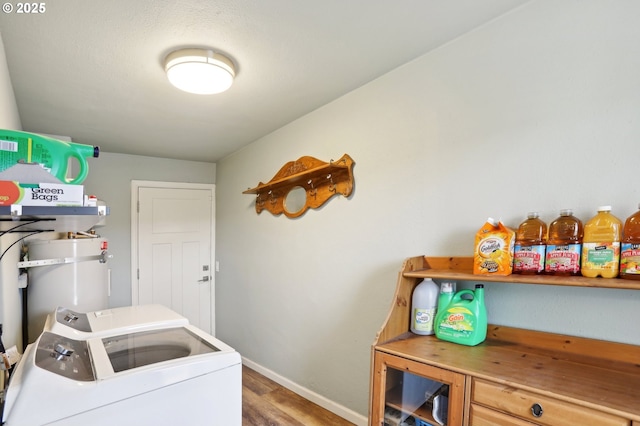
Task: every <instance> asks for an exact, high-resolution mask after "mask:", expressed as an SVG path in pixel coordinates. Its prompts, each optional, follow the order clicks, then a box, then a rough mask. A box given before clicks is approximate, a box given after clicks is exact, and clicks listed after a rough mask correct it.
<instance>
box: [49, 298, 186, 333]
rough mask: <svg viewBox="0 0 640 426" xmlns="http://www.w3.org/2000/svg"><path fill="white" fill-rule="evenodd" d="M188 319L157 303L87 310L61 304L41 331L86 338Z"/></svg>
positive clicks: (162, 325) (156, 326)
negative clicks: (70, 307)
mask: <svg viewBox="0 0 640 426" xmlns="http://www.w3.org/2000/svg"><path fill="white" fill-rule="evenodd" d="M188 323H189V320H188V319H187V318H185V317H183V316H182V315H180V314H178V313H177V312H174V311H172V310H171V309H169V308H167V307H165V306H163V305H157V304H152V305H136V306H124V307H120V308H112V309H103V310H100V311H94V312H86V313H84V312H78V311H74V310H72V309H68V308H65V307H62V306H60V307H58V308H57V309H56V310H55V312H53V313H52V314H50V315H49V316H48V317H47V321H46V323H45V326H44V331H50V332H52V333H55V334H59V335H62V336H67V337H70V338H75V339H88V338H91V337H100V336H107V335H114V334H122V333H127V332H133V331H142V330H151V329H157V328H162V327H171V326H179V325H187V324H188Z"/></svg>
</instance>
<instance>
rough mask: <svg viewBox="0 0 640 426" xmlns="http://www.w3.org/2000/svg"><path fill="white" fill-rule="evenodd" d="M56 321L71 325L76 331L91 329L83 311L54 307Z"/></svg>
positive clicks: (88, 330)
mask: <svg viewBox="0 0 640 426" xmlns="http://www.w3.org/2000/svg"><path fill="white" fill-rule="evenodd" d="M56 321H57V322H58V323H59V324H62V325H65V326H67V327H71V328H73V329H75V330H78V331H85V332H90V331H91V325H90V324H89V318H88V317H87V314H85V313H80V312H74V311H72V310H71V309H67V308H58V309H56Z"/></svg>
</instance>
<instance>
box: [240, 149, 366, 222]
mask: <svg viewBox="0 0 640 426" xmlns="http://www.w3.org/2000/svg"><path fill="white" fill-rule="evenodd" d="M354 164H355V162H354V161H353V159H351V157H349V156H348V155H347V154H345V155H343V156H342V157H341V158H340V159H339V160H338V161H333V160H331V161H330V162H329V163H326V162H324V161H320V160H318V159H317V158H314V157H309V156H305V157H300V158H299V159H297V160H296V161H289V162H288V163H286V164H285V165H284V166H282V168H281V169H280V171H278V173H276V175H275V176H274V177H273V179H271V180H270V181H269V182H267V183H262V182H260V183H259V184H258V186H256V187H255V188H251V189H247V190H246V191H244V192H243V194H258V196H257V198H256V212H257V213H260V212H262V210H268V211H270V212H271V213H272V214H274V215H279V214H281V213H284V214H285V216H287V217H290V218H295V217H299V216H302V215H303V214H304V213H305V212H306V211H307V210H308V209H309V208H312V209H317V208H318V207H320V206H322V205H323V204H324V203H326V202H327V201H328V200H329V199H330V198H331V197H333V196H334V195H337V194H340V195H343V196H344V197H349V196H350V195H351V193H352V191H353V185H354V179H353V165H354ZM305 185H308V189H306V188H305ZM264 193H266V194H267V196H268V197H269V201H270V202H269V203H265V200H264V199H263V197H261V195H260V194H264Z"/></svg>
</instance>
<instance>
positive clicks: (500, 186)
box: [216, 0, 640, 415]
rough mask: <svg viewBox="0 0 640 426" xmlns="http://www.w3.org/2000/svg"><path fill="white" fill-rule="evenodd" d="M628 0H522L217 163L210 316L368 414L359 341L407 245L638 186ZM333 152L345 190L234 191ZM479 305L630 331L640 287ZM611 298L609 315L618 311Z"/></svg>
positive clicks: (443, 240)
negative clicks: (291, 206)
mask: <svg viewBox="0 0 640 426" xmlns="http://www.w3.org/2000/svg"><path fill="white" fill-rule="evenodd" d="M639 15H640V3H639V2H636V1H617V2H607V1H599V0H593V1H590V2H583V1H578V0H561V1H549V0H543V1H534V2H531V3H529V4H527V5H526V6H524V7H523V8H520V9H518V10H516V11H515V12H513V13H511V14H509V15H507V16H504V17H503V18H501V19H498V20H496V21H494V22H492V23H490V24H489V25H486V26H485V27H483V28H480V29H478V30H476V31H473V32H472V33H470V34H467V35H465V36H463V37H461V38H459V39H457V40H455V41H453V42H451V43H449V44H447V45H445V46H444V47H442V48H440V49H438V50H436V51H434V52H431V53H429V54H427V55H425V56H423V57H421V58H419V59H417V60H415V61H413V62H412V63H409V64H406V65H405V66H403V67H401V68H399V69H396V70H394V71H393V72H391V73H389V74H388V75H386V76H384V77H382V78H380V79H378V80H376V81H374V82H372V83H370V84H368V85H366V86H364V87H362V88H360V89H358V90H356V91H354V92H352V93H350V94H348V95H346V96H344V97H342V98H341V99H338V100H336V101H334V102H332V103H330V104H328V105H326V106H324V107H323V108H320V109H319V110H317V111H315V112H313V113H311V114H309V115H307V116H306V117H303V118H301V119H299V120H297V121H295V122H293V123H291V124H290V125H288V126H285V127H284V128H282V129H279V130H278V131H276V132H274V133H273V134H271V135H268V136H267V137H264V138H262V139H261V140H259V141H257V142H255V143H254V144H252V145H251V146H249V147H247V148H246V149H243V150H241V151H239V152H237V153H235V154H233V155H231V156H230V157H228V158H225V159H224V160H223V161H221V162H219V163H218V174H217V196H218V199H217V203H216V204H217V206H218V207H217V230H216V235H217V245H218V247H217V249H216V252H217V253H218V257H219V261H220V272H219V273H218V274H217V294H216V300H217V301H218V302H219V304H218V306H217V310H216V312H217V317H216V324H217V333H218V336H219V337H220V338H221V339H222V340H224V341H226V342H227V343H229V344H230V345H231V346H234V347H235V348H237V349H238V350H239V351H240V352H241V353H242V355H243V356H245V357H246V358H248V359H250V360H252V361H254V362H256V363H257V364H259V365H261V366H264V367H265V368H268V369H270V370H272V371H273V372H275V373H277V374H279V375H282V376H283V377H285V378H287V379H288V380H291V381H293V382H295V383H297V384H299V385H301V386H303V387H305V388H307V389H309V390H311V391H312V392H317V393H318V394H320V395H322V396H324V397H326V398H328V399H330V400H333V401H335V402H337V403H338V404H341V405H343V406H344V407H347V408H348V409H351V410H354V411H356V412H358V413H361V414H364V415H366V413H367V409H368V407H367V403H368V386H369V361H370V358H369V357H370V344H371V342H372V341H373V338H374V336H375V334H376V332H377V330H378V329H379V327H380V326H381V324H382V322H383V320H384V318H385V316H386V314H387V312H388V309H389V307H390V304H391V297H392V295H393V290H394V287H395V283H396V277H397V272H398V270H399V268H400V266H401V263H402V260H403V259H404V258H406V257H409V256H414V255H420V254H427V255H432V256H446V255H471V253H472V250H473V238H474V234H475V232H476V230H477V229H478V228H479V227H480V226H481V225H482V224H483V223H484V221H485V220H486V218H487V217H488V216H493V217H502V218H503V220H504V221H505V222H506V223H507V224H509V225H511V226H514V227H515V226H517V224H518V223H519V222H520V221H522V220H523V219H525V217H526V213H527V212H528V211H531V210H537V211H539V212H540V214H541V217H542V218H543V219H544V220H546V221H547V222H550V221H551V220H552V219H553V218H555V217H556V216H558V213H559V211H560V209H562V208H566V207H570V208H573V209H574V211H575V213H576V214H577V216H578V217H580V218H582V219H583V220H585V221H586V220H587V219H588V218H590V217H591V216H592V215H594V214H595V212H596V208H597V206H599V205H603V204H611V205H612V206H613V213H614V214H616V215H618V216H619V217H620V218H624V217H626V216H628V215H629V214H631V213H632V212H633V211H635V210H636V207H637V205H638V202H639V201H640V187H639V186H638V185H637V182H638V176H637V171H638V158H640V143H639V142H638V141H639V140H640V120H639V119H638V117H639V116H640V115H638V111H640V79H639V78H638V76H639V75H640V50H638V48H637V42H638V40H640V26H638V25H637V22H636V21H637V20H636V17H637V16H639ZM344 153H348V154H349V155H350V156H351V157H352V158H353V159H354V160H355V162H356V165H355V168H354V174H355V180H356V189H355V192H354V194H353V196H352V197H351V198H350V199H345V198H334V199H332V200H331V201H330V202H329V203H328V204H327V205H325V206H324V207H323V208H322V209H320V210H312V211H309V212H307V213H306V214H305V215H304V216H303V217H301V218H299V219H297V220H291V219H287V218H286V217H284V216H282V217H273V216H271V215H270V214H269V213H268V212H263V213H262V214H260V215H256V213H255V210H254V204H253V203H254V197H253V196H249V195H243V194H242V191H243V190H245V189H246V188H248V187H253V186H255V185H256V184H257V183H258V181H263V182H264V181H268V180H269V179H270V178H271V177H272V176H273V175H274V174H275V172H276V171H278V170H279V169H280V167H281V166H282V165H283V164H284V163H285V162H287V161H290V160H295V159H297V158H299V157H300V156H302V155H311V156H315V157H317V158H319V159H322V160H325V161H326V160H329V159H331V158H333V159H337V158H339V157H340V156H342V154H344ZM486 298H487V306H488V310H489V320H490V321H491V322H492V323H496V324H503V325H510V326H516V327H524V328H532V329H538V330H546V331H554V332H560V333H567V334H574V335H580V336H587V337H595V338H603V339H611V340H615V341H620V342H629V343H634V344H640V329H638V327H634V326H632V324H637V323H640V309H638V308H637V307H638V306H639V305H638V303H640V292H638V291H623V290H607V289H588V288H560V287H550V286H531V285H515V284H513V285H512V284H490V285H487V286H486ZM622 313H624V318H625V319H624V321H623V322H621V321H619V318H620V314H622Z"/></svg>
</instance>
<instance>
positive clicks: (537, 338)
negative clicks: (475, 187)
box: [369, 256, 640, 426]
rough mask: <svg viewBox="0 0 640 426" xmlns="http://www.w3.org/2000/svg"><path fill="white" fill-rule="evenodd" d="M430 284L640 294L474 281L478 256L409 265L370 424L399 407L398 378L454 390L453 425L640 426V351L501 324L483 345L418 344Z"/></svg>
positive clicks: (551, 280) (618, 283) (387, 328)
mask: <svg viewBox="0 0 640 426" xmlns="http://www.w3.org/2000/svg"><path fill="white" fill-rule="evenodd" d="M422 278H436V279H444V280H457V281H475V282H498V283H505V284H507V285H508V283H517V284H538V285H558V286H573V287H599V288H616V289H630V290H638V289H640V282H639V281H632V280H623V279H621V278H611V279H604V278H585V277H572V276H566V277H563V276H544V275H508V276H486V275H474V274H473V273H472V258H471V257H428V256H415V257H410V258H408V259H406V260H405V261H404V263H403V265H402V268H401V270H400V272H399V274H398V282H397V284H396V290H395V294H394V296H393V299H392V302H391V307H390V309H389V312H388V314H387V318H386V319H385V321H384V323H383V325H382V327H381V329H380V330H379V331H378V333H377V335H376V337H375V340H374V342H373V345H372V348H371V349H372V350H371V383H370V391H369V392H370V401H369V402H370V412H369V415H370V418H369V425H370V426H374V425H376V426H377V425H379V424H381V421H382V420H383V416H384V407H385V406H393V407H400V408H401V404H400V405H399V404H398V401H397V400H396V399H395V397H394V394H393V393H392V392H390V390H392V389H393V388H395V386H396V382H397V381H398V377H397V375H394V374H388V372H389V371H391V370H397V371H401V372H402V373H403V374H407V373H408V374H413V375H417V376H422V377H425V378H427V379H430V380H434V381H438V382H441V383H450V387H449V412H448V426H467V425H473V424H476V425H495V424H509V425H524V424H527V425H530V424H547V425H550V424H558V425H560V424H562V425H574V424H598V425H611V426H613V425H615V426H621V425H623V426H640V404H638V401H640V368H639V367H640V363H639V362H638V360H639V359H640V346H638V345H634V344H626V343H618V342H612V341H606V340H596V339H589V338H584V337H576V336H569V335H563V334H555V333H549V332H543V331H535V330H527V329H519V328H512V327H507V326H503V325H497V324H489V326H488V330H487V339H486V340H485V341H484V342H482V343H480V344H479V345H477V346H465V345H457V344H455V343H451V342H446V341H443V340H440V339H438V338H436V336H419V335H416V334H413V333H411V332H410V318H411V312H410V311H411V296H412V293H413V291H414V290H415V288H416V286H417V285H418V284H419V283H420V282H421V281H422V280H421V279H422ZM460 388H462V389H463V394H464V395H463V396H460ZM535 407H538V408H544V410H540V411H537V410H534V408H535ZM542 415H544V417H543V418H539V417H540V416H542Z"/></svg>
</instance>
